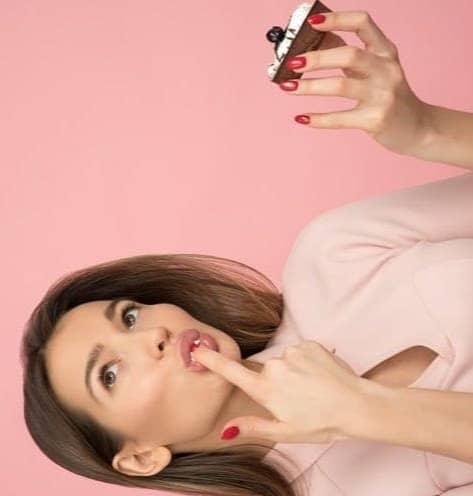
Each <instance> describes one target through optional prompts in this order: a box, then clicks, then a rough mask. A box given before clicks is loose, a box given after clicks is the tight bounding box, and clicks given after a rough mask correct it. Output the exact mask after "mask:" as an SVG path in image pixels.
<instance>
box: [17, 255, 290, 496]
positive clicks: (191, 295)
mask: <svg viewBox="0 0 473 496" xmlns="http://www.w3.org/2000/svg"><path fill="white" fill-rule="evenodd" d="M118 297H126V298H129V299H131V300H133V301H136V302H138V303H143V304H157V303H171V304H174V305H177V306H179V307H181V308H183V309H184V310H185V311H187V312H188V313H190V314H191V315H192V316H193V317H194V318H196V319H198V320H201V321H202V322H205V323H207V324H209V325H211V326H213V327H216V328H218V329H219V330H221V331H223V332H226V333H228V334H229V335H230V336H231V337H232V338H233V339H234V340H235V341H236V342H237V343H238V345H239V346H240V350H241V355H242V358H243V359H246V358H247V357H248V356H250V355H252V354H255V353H258V352H259V351H261V350H263V349H264V348H265V346H266V343H267V342H268V341H269V340H270V339H271V337H272V336H273V334H274V332H275V331H276V329H277V327H278V325H279V324H280V322H281V318H282V312H283V298H282V294H281V293H280V292H279V291H278V289H277V288H276V286H274V285H273V283H272V282H271V281H270V280H269V279H268V278H267V277H266V276H264V275H263V274H262V273H260V272H259V271H257V270H256V269H253V268H251V267H249V266H248V265H245V264H243V263H240V262H237V261H234V260H229V259H225V258H220V257H216V256H211V255H201V254H161V255H140V256H135V257H128V258H122V259H118V260H112V261H109V262H104V263H101V264H98V265H94V266H91V267H87V268H84V269H81V270H77V271H75V272H73V273H70V274H68V275H66V276H64V277H62V278H61V279H59V280H58V281H57V282H55V283H54V284H53V285H52V286H51V287H50V288H49V290H48V291H47V292H46V294H45V296H44V297H43V299H42V300H41V301H40V303H39V304H38V305H37V306H36V307H35V309H34V310H33V312H32V314H31V316H30V318H29V320H28V322H27V324H26V327H25V332H24V335H23V341H22V349H21V360H22V365H23V368H24V376H23V377H24V378H23V393H24V417H25V421H26V425H27V427H28V430H29V432H30V434H31V436H32V437H33V439H34V441H35V442H36V444H37V445H38V447H39V448H40V449H41V451H42V452H43V453H44V454H45V455H46V456H47V457H48V458H49V459H51V460H52V461H53V462H55V463H57V464H58V465H60V466H61V467H64V468H65V469H67V470H70V471H71V472H74V473H76V474H79V475H82V476H85V477H88V478H91V479H96V480H99V481H102V482H108V483H112V484H119V485H123V486H130V487H141V488H147V489H161V490H164V491H175V492H178V493H189V494H203V495H215V496H216V495H219V496H222V495H223V496H233V495H245V496H249V495H251V496H253V495H258V496H259V495H261V496H288V495H289V496H296V495H297V494H298V493H296V491H295V489H294V488H293V487H292V486H291V484H290V483H289V481H288V480H287V479H286V477H285V474H289V472H287V469H286V468H285V467H284V465H283V464H280V463H279V462H278V463H277V464H276V466H273V465H269V464H267V463H263V462H262V460H261V458H262V456H263V452H262V451H261V448H264V447H262V446H260V445H258V444H245V445H239V446H231V447H222V449H218V450H212V451H203V452H199V453H176V454H173V458H172V461H171V462H170V463H169V465H168V466H167V467H165V468H164V469H163V470H161V471H160V472H159V473H157V474H155V475H153V476H149V477H141V476H137V477H134V476H129V475H126V474H122V473H120V472H118V471H116V470H114V468H113V467H112V459H113V456H114V455H115V454H116V453H117V452H118V451H119V450H120V449H121V447H122V446H123V443H124V440H123V439H122V438H121V436H120V435H119V434H118V433H117V432H113V431H110V430H108V429H104V428H103V427H102V426H101V425H99V424H98V423H97V422H95V421H94V419H92V418H91V417H90V416H88V415H85V414H84V413H83V412H77V411H72V410H70V409H68V408H66V406H65V405H61V404H60V402H59V401H58V398H57V397H56V396H55V394H54V392H53V390H52V388H51V385H50V382H49V380H48V376H47V372H46V366H45V356H44V350H45V346H46V344H47V342H48V339H49V338H50V336H51V335H52V334H53V332H54V329H55V325H56V323H57V322H58V320H59V319H60V317H61V316H62V315H63V314H64V313H65V312H67V311H68V310H70V309H72V308H74V307H75V306H77V305H81V304H82V303H86V302H89V301H95V300H110V299H115V298H118ZM273 451H276V452H277V453H278V454H279V455H280V456H282V457H284V459H286V460H289V462H291V463H292V460H290V459H289V458H288V457H286V456H285V455H284V454H282V453H281V452H280V451H279V450H274V449H273Z"/></svg>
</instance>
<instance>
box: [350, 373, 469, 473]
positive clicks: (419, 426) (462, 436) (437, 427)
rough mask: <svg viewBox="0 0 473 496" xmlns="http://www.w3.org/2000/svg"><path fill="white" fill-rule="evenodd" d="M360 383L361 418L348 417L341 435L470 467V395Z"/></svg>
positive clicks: (366, 381) (370, 382)
mask: <svg viewBox="0 0 473 496" xmlns="http://www.w3.org/2000/svg"><path fill="white" fill-rule="evenodd" d="M363 381H364V382H363V392H362V395H361V396H360V399H361V402H360V409H359V412H361V413H362V414H361V415H356V416H352V418H351V420H350V425H346V426H345V430H344V432H343V434H344V435H346V436H347V437H349V438H358V439H365V440H370V441H377V442H383V443H388V444H395V445H399V446H406V447H409V448H413V449H418V450H422V451H428V452H431V453H438V454H440V455H444V456H448V457H451V458H456V459H458V460H461V461H464V462H467V463H472V464H473V393H464V392H456V391H440V390H431V389H415V388H411V389H410V388H398V387H389V386H384V385H381V384H378V383H375V382H373V381H369V380H367V379H363ZM353 417H355V418H353Z"/></svg>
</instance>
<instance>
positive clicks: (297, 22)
mask: <svg viewBox="0 0 473 496" xmlns="http://www.w3.org/2000/svg"><path fill="white" fill-rule="evenodd" d="M312 5H313V4H311V3H302V4H301V5H299V7H297V8H296V9H295V10H294V12H293V13H292V15H291V18H290V19H289V24H288V25H287V29H286V33H285V36H284V39H283V40H282V41H281V42H280V43H279V45H278V48H277V50H276V51H275V57H274V61H273V63H272V64H270V65H269V66H268V70H267V72H268V76H269V78H270V79H271V80H273V79H274V76H275V75H276V72H277V71H278V69H279V66H280V65H281V62H282V60H283V59H284V57H285V56H286V54H287V52H288V51H289V48H290V47H291V43H292V41H293V40H294V38H295V37H296V35H297V33H298V32H299V30H300V28H301V26H302V24H303V22H304V20H305V18H306V17H307V14H308V13H309V12H310V9H311V8H312Z"/></svg>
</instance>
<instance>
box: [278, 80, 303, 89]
mask: <svg viewBox="0 0 473 496" xmlns="http://www.w3.org/2000/svg"><path fill="white" fill-rule="evenodd" d="M298 86H299V83H298V81H283V82H282V83H280V84H279V87H280V88H281V89H282V90H285V91H294V90H297V87H298Z"/></svg>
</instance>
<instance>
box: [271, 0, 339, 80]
mask: <svg viewBox="0 0 473 496" xmlns="http://www.w3.org/2000/svg"><path fill="white" fill-rule="evenodd" d="M321 12H332V11H331V10H330V9H329V8H328V7H326V6H325V5H324V4H323V3H322V2H319V0H316V1H315V2H314V3H313V4H310V3H302V4H300V5H299V6H298V7H297V8H296V9H295V10H294V12H293V13H292V15H291V18H290V19H289V23H288V25H287V26H286V29H282V28H281V27H280V26H273V27H272V28H271V29H270V30H269V31H268V32H267V33H266V39H267V40H268V41H270V42H272V43H275V46H274V51H275V57H274V61H273V63H272V64H270V65H269V66H268V76H269V78H270V79H271V81H273V82H274V83H278V84H279V83H281V82H282V81H287V80H288V79H298V78H300V77H301V76H302V73H297V72H294V71H292V70H291V69H288V68H287V67H285V65H284V64H285V62H286V60H289V59H290V58H292V57H295V56H296V55H299V54H301V53H304V52H308V51H310V50H317V48H318V47H319V45H320V44H321V43H322V40H323V39H324V37H325V34H326V33H325V32H322V31H316V30H315V29H314V28H313V27H312V26H311V25H310V24H309V23H308V22H306V19H307V17H309V16H311V15H314V14H319V13H321Z"/></svg>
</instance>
